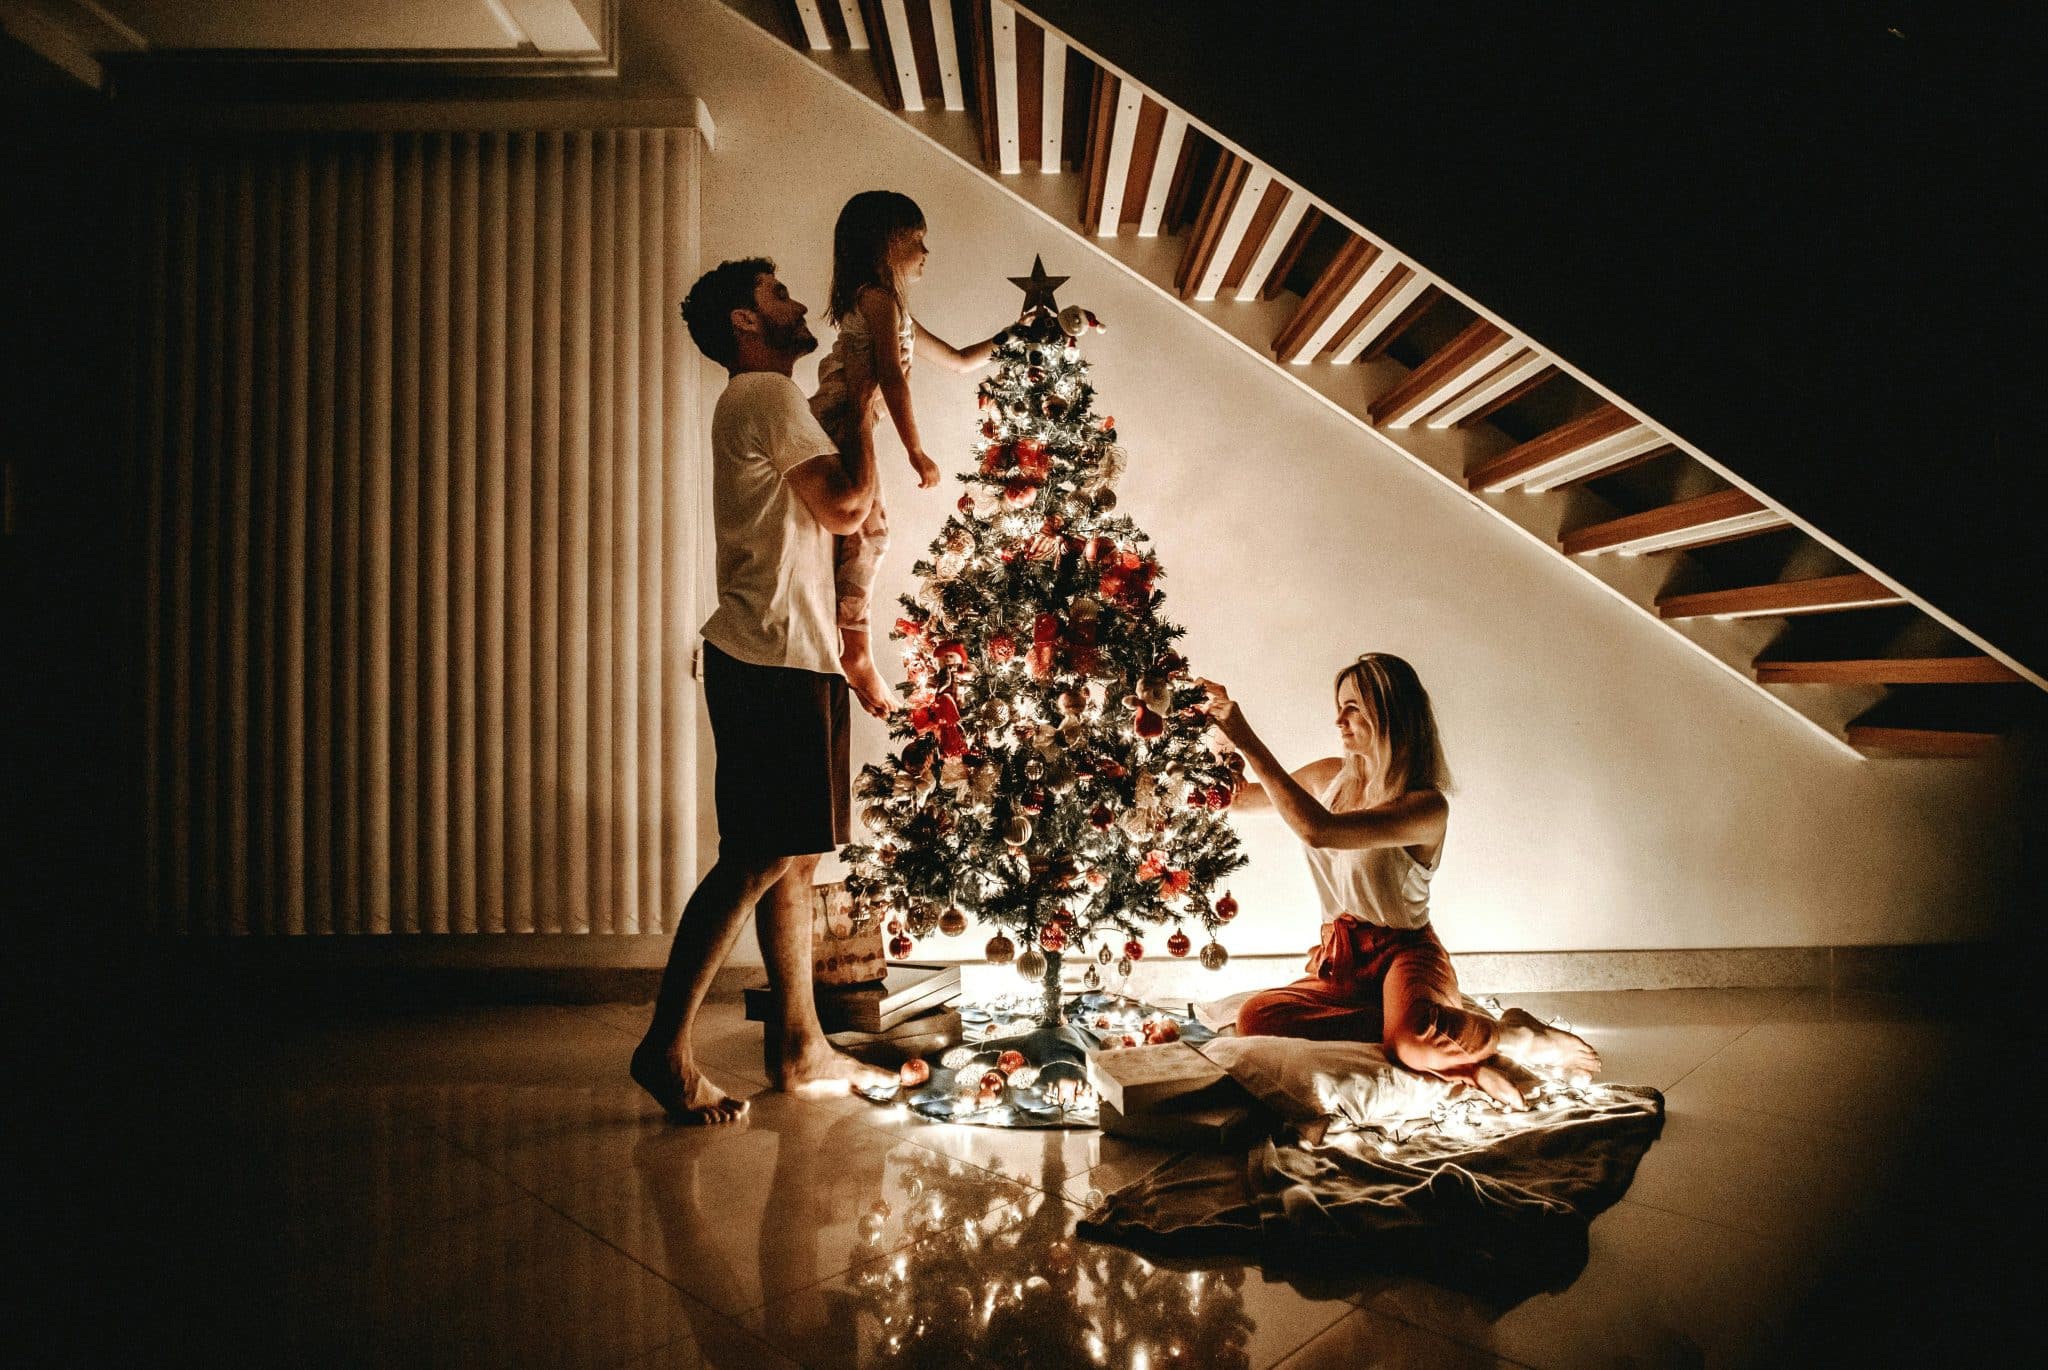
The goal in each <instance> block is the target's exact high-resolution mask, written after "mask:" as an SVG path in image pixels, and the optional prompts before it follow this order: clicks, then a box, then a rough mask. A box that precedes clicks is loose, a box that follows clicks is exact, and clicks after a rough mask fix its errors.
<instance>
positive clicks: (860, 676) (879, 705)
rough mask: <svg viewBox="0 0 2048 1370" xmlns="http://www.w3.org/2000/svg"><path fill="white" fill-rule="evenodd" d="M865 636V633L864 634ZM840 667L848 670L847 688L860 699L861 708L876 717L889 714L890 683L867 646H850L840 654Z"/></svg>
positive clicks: (883, 716) (845, 670)
mask: <svg viewBox="0 0 2048 1370" xmlns="http://www.w3.org/2000/svg"><path fill="white" fill-rule="evenodd" d="M863 637H865V635H863ZM839 669H840V670H842V671H844V672H846V688H847V689H849V690H851V691H853V697H854V698H855V699H858V700H859V701H860V706H861V708H863V709H865V710H867V711H868V712H869V713H871V714H873V715H874V716H875V717H876V718H887V717H888V716H889V685H888V682H886V681H884V680H883V679H882V673H881V672H880V671H878V670H876V669H875V659H874V657H873V656H872V655H870V654H869V652H868V650H867V648H866V647H861V648H860V649H858V650H856V649H854V648H852V647H848V648H847V649H846V650H845V651H843V652H841V653H840V654H839Z"/></svg>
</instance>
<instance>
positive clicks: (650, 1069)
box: [630, 1042, 747, 1127]
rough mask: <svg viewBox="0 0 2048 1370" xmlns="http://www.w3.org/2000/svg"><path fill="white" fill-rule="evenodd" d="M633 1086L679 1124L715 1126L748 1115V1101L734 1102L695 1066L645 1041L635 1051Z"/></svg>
mask: <svg viewBox="0 0 2048 1370" xmlns="http://www.w3.org/2000/svg"><path fill="white" fill-rule="evenodd" d="M630 1069H631V1071H632V1075H633V1083H634V1084H637V1085H639V1086H640V1088H642V1089H644V1090H646V1091H647V1092H648V1093H649V1094H651V1095H653V1096H654V1102H656V1103H658V1104H660V1105H661V1107H662V1111H663V1112H664V1113H666V1114H668V1116H669V1117H670V1118H671V1119H673V1120H674V1121H676V1122H678V1123H683V1124H686V1125H691V1126H700V1127H702V1126H715V1125H717V1124H719V1123H733V1122H738V1121H739V1120H740V1119H741V1118H743V1117H745V1116H746V1112H747V1101H746V1100H745V1099H735V1098H733V1097H732V1096H731V1095H730V1094H727V1093H726V1092H725V1091H724V1090H722V1089H720V1088H719V1087H718V1086H717V1085H714V1084H712V1083H711V1081H710V1080H708V1079H706V1078H705V1076H704V1073H703V1072H702V1071H700V1070H698V1069H697V1068H696V1067H695V1066H694V1065H690V1064H687V1063H685V1062H682V1061H679V1060H677V1059H675V1057H674V1056H672V1055H671V1054H670V1053H668V1052H664V1051H663V1050H661V1049H660V1048H659V1047H655V1046H650V1045H649V1044H648V1043H646V1042H642V1043H641V1044H640V1045H639V1046H638V1047H636V1048H635V1049H634V1051H633V1064H632V1066H631V1067H630Z"/></svg>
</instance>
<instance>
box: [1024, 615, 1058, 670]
mask: <svg viewBox="0 0 2048 1370" xmlns="http://www.w3.org/2000/svg"><path fill="white" fill-rule="evenodd" d="M1059 640H1060V616H1059V615H1058V614H1055V613H1049V612H1048V613H1042V614H1040V615H1039V616H1038V618H1037V620H1036V621H1034V622H1033V623H1032V625H1031V662H1030V667H1031V678H1032V679H1033V680H1045V679H1047V678H1049V677H1050V676H1051V675H1052V668H1053V653H1054V652H1055V651H1056V650H1057V648H1058V646H1059Z"/></svg>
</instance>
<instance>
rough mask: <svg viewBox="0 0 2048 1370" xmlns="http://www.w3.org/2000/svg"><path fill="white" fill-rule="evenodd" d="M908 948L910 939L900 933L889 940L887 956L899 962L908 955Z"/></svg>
mask: <svg viewBox="0 0 2048 1370" xmlns="http://www.w3.org/2000/svg"><path fill="white" fill-rule="evenodd" d="M910 946H911V943H910V939H909V938H908V937H905V936H904V935H903V934H902V933H898V934H896V935H895V936H894V937H891V938H890V939H889V954H890V955H891V956H893V957H895V958H896V959H897V960H898V961H901V960H902V959H903V958H904V957H906V956H908V955H910Z"/></svg>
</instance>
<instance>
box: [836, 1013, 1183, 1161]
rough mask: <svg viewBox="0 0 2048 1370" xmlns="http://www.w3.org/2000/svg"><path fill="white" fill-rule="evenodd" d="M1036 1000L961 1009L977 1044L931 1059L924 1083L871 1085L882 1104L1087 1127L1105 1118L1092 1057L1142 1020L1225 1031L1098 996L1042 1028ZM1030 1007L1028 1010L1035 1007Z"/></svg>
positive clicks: (968, 1117)
mask: <svg viewBox="0 0 2048 1370" xmlns="http://www.w3.org/2000/svg"><path fill="white" fill-rule="evenodd" d="M1036 1002H1037V1001H1036V998H1035V996H1034V997H1033V998H1032V1000H1031V1001H1030V1003H1029V1004H1028V1005H1027V1004H1025V1003H1023V1002H1022V1001H1020V1002H1019V1003H1017V1004H1015V1005H1009V1004H1001V1003H999V1004H995V1005H988V1006H980V1005H970V1006H967V1007H964V1008H962V1009H961V1010H960V1021H961V1025H962V1028H963V1029H964V1033H965V1036H966V1038H967V1040H968V1042H969V1045H967V1046H959V1047H955V1048H953V1049H952V1050H951V1051H948V1052H947V1053H946V1054H945V1055H944V1056H942V1057H940V1058H939V1059H938V1060H936V1061H931V1062H927V1065H928V1066H929V1067H930V1070H931V1077H930V1078H929V1079H928V1080H926V1081H924V1082H923V1083H922V1084H919V1085H914V1086H905V1085H897V1086H894V1087H892V1088H890V1089H886V1090H862V1091H861V1093H862V1094H863V1095H864V1096H865V1097H866V1098H868V1099H870V1100H872V1101H874V1102H876V1103H885V1104H905V1105H908V1106H909V1107H910V1108H912V1109H913V1110H915V1111H916V1112H918V1113H920V1114H922V1115H923V1116H925V1117H927V1118H930V1119H932V1120H933V1121H935V1122H945V1123H967V1124H971V1125H973V1126H975V1127H1007V1128H1045V1127H1063V1128H1083V1127H1090V1128H1092V1127H1094V1126H1096V1121H1097V1110H1096V1098H1095V1089H1094V1087H1093V1086H1092V1085H1090V1084H1089V1083H1088V1053H1089V1052H1091V1051H1099V1050H1102V1049H1103V1048H1104V1043H1105V1041H1106V1040H1109V1039H1112V1038H1113V1039H1114V1040H1115V1041H1117V1042H1118V1043H1119V1044H1121V1043H1122V1042H1123V1040H1124V1039H1125V1038H1127V1037H1131V1036H1133V1035H1134V1034H1141V1033H1142V1031H1143V1027H1142V1025H1143V1024H1144V1023H1147V1022H1151V1023H1153V1024H1162V1023H1170V1024H1171V1025H1172V1031H1173V1033H1174V1034H1175V1035H1176V1036H1178V1037H1179V1038H1180V1039H1181V1040H1184V1041H1187V1042H1194V1043H1199V1042H1206V1041H1208V1040H1210V1039H1211V1038H1213V1037H1214V1036H1215V1033H1213V1032H1211V1031H1210V1030H1209V1029H1208V1028H1206V1027H1204V1026H1203V1025H1202V1024H1201V1023H1200V1022H1198V1021H1196V1019H1195V1018H1194V1017H1193V1016H1192V1014H1191V1013H1175V1012H1173V1011H1172V1010H1170V1009H1162V1008H1158V1007H1155V1006H1153V1005H1150V1004H1145V1003H1140V1002H1139V1001H1138V1000H1136V999H1131V998H1127V997H1125V996H1123V995H1118V994H1108V993H1099V992H1091V993H1087V994H1082V995H1077V996H1076V997H1074V998H1072V999H1070V1000H1068V1001H1067V1002H1066V1004H1065V1006H1064V1009H1063V1012H1064V1015H1065V1017H1066V1022H1065V1023H1064V1024H1062V1025H1061V1026H1059V1027H1056V1028H1043V1027H1039V1026H1037V1015H1036V1011H1035V1005H1036ZM1027 1010H1028V1011H1027Z"/></svg>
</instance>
